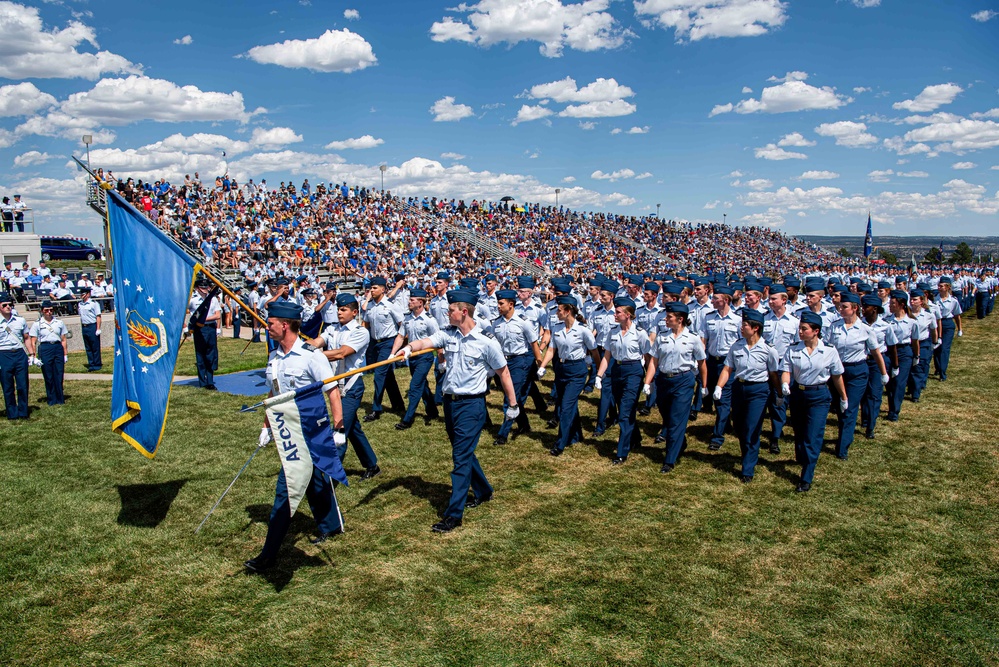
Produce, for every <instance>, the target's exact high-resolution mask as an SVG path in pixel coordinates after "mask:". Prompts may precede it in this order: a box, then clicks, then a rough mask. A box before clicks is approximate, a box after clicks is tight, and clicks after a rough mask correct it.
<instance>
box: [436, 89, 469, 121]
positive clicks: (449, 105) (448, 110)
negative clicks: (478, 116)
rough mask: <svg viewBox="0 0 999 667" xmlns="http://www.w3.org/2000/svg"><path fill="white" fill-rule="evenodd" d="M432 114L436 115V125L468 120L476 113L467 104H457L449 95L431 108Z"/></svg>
mask: <svg viewBox="0 0 999 667" xmlns="http://www.w3.org/2000/svg"><path fill="white" fill-rule="evenodd" d="M430 113H432V114H433V115H434V122H435V123H444V122H452V121H458V120H461V119H462V118H468V117H469V116H472V115H474V113H475V112H474V111H472V107H470V106H468V105H467V104H455V102H454V98H453V97H451V96H450V95H448V96H447V97H442V98H440V99H439V100H437V101H436V102H434V105H433V106H432V107H430Z"/></svg>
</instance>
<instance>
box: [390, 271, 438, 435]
mask: <svg viewBox="0 0 999 667" xmlns="http://www.w3.org/2000/svg"><path fill="white" fill-rule="evenodd" d="M426 304H427V291H426V290H425V289H422V288H419V287H414V288H413V289H411V290H410V291H409V312H408V313H406V318H405V319H404V320H403V321H402V325H400V327H399V335H398V336H396V338H395V343H394V344H393V345H392V354H391V356H393V357H394V356H395V355H396V353H397V352H398V351H399V349H401V348H402V346H403V344H404V343H405V342H406V340H420V339H421V338H426V337H427V336H430V335H433V334H435V333H437V332H438V331H440V327H438V326H437V320H435V319H434V318H433V317H431V316H430V313H428V312H427V311H426ZM433 364H434V356H433V355H432V354H421V355H419V356H418V357H414V358H413V359H410V360H409V374H410V380H409V393H408V396H407V398H408V403H407V406H406V414H404V415H403V416H402V421H400V422H399V423H398V424H396V425H395V428H396V429H397V430H399V431H404V430H406V429H407V428H409V427H411V426H412V425H413V420H414V419H416V409H417V408H418V407H420V400H421V399H422V400H423V405H424V406H425V408H426V411H427V419H428V420H429V419H437V417H438V413H437V404H436V403H435V402H434V395H433V394H432V393H431V392H430V385H429V383H428V382H427V376H428V375H429V374H430V368H431V366H433Z"/></svg>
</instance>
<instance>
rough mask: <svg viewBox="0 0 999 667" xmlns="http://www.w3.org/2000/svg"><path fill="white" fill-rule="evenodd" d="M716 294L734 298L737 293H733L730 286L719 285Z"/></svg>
mask: <svg viewBox="0 0 999 667" xmlns="http://www.w3.org/2000/svg"><path fill="white" fill-rule="evenodd" d="M715 294H724V295H726V296H733V295H734V294H735V292H733V291H732V288H731V287H729V286H728V285H718V287H715Z"/></svg>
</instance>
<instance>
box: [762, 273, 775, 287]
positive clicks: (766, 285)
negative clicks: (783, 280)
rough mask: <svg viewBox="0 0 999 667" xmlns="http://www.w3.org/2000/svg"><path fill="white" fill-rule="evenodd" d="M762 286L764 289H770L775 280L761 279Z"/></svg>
mask: <svg viewBox="0 0 999 667" xmlns="http://www.w3.org/2000/svg"><path fill="white" fill-rule="evenodd" d="M760 284H761V285H763V286H764V287H770V286H771V285H773V284H774V281H773V278H767V277H766V276H764V277H762V278H760Z"/></svg>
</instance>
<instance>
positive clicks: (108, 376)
mask: <svg viewBox="0 0 999 667" xmlns="http://www.w3.org/2000/svg"><path fill="white" fill-rule="evenodd" d="M113 378H114V373H66V374H65V375H64V376H63V379H66V380H97V381H98V382H101V381H104V382H110V381H111V380H112V379H113ZM197 379H198V376H197V375H174V376H173V381H174V382H184V381H186V380H197Z"/></svg>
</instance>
